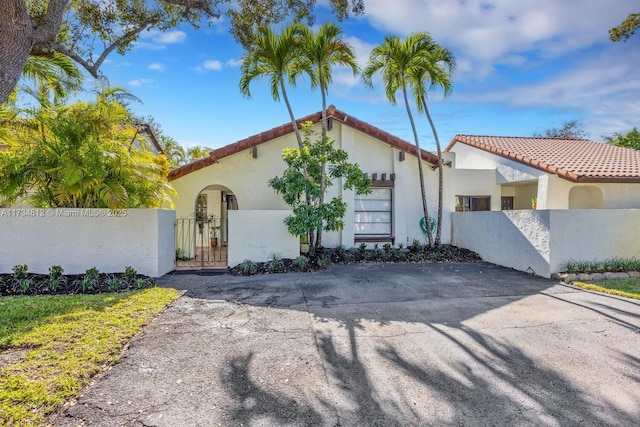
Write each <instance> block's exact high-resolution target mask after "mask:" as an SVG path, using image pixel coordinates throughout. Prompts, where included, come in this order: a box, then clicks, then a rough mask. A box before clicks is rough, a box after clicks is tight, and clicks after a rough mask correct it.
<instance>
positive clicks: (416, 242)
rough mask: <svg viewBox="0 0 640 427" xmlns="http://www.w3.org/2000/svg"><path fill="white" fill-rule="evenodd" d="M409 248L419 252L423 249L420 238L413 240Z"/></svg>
mask: <svg viewBox="0 0 640 427" xmlns="http://www.w3.org/2000/svg"><path fill="white" fill-rule="evenodd" d="M409 250H410V251H411V252H412V253H414V254H415V253H418V252H421V251H422V244H421V243H420V241H419V240H418V239H413V242H411V246H409Z"/></svg>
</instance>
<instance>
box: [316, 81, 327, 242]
mask: <svg viewBox="0 0 640 427" xmlns="http://www.w3.org/2000/svg"><path fill="white" fill-rule="evenodd" d="M320 93H321V94H322V138H323V139H324V138H326V137H327V127H328V126H327V94H326V93H325V91H324V85H323V83H322V72H320ZM324 168H325V164H324V163H323V164H322V171H323V173H321V174H320V188H321V191H320V204H323V203H324V192H325V190H326V189H325V183H324V181H325V179H324ZM321 246H322V226H321V227H319V228H318V230H316V247H318V248H319V247H321Z"/></svg>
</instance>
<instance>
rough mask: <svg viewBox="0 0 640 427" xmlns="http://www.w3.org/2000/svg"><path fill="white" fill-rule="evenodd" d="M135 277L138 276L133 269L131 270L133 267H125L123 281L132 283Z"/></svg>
mask: <svg viewBox="0 0 640 427" xmlns="http://www.w3.org/2000/svg"><path fill="white" fill-rule="evenodd" d="M137 276H138V272H137V271H136V269H135V268H133V267H125V268H124V279H125V280H126V281H127V282H129V283H133V282H134V281H135V280H136V277H137Z"/></svg>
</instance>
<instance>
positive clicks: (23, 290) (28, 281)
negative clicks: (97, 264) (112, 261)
mask: <svg viewBox="0 0 640 427" xmlns="http://www.w3.org/2000/svg"><path fill="white" fill-rule="evenodd" d="M53 282H54V283H52V280H51V278H50V277H49V275H48V274H31V273H29V274H27V277H26V278H21V279H18V278H15V277H14V276H13V275H12V274H0V296H11V295H69V294H99V293H104V292H125V291H131V290H135V289H144V288H150V287H153V286H155V285H156V282H155V280H154V279H153V278H150V277H147V276H144V275H141V274H137V275H136V276H135V277H131V276H130V277H125V275H124V274H122V273H114V274H105V273H101V274H99V275H98V276H97V277H96V278H87V277H86V275H84V274H69V275H65V276H61V277H60V278H59V279H58V280H57V281H53Z"/></svg>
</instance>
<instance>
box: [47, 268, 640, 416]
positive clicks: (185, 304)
mask: <svg viewBox="0 0 640 427" xmlns="http://www.w3.org/2000/svg"><path fill="white" fill-rule="evenodd" d="M160 283H161V285H162V286H174V287H177V288H180V289H185V290H186V291H187V292H186V295H185V296H184V297H182V298H181V299H179V300H178V301H176V302H175V303H174V304H173V305H172V306H171V307H170V308H169V309H168V310H167V311H166V312H165V313H164V314H163V315H162V316H160V317H159V318H158V319H157V320H156V321H154V322H153V323H152V324H151V325H149V326H148V327H147V328H146V329H145V331H144V332H143V333H142V334H140V335H139V336H137V337H136V338H135V339H134V340H133V341H132V342H131V345H130V347H129V349H128V350H127V351H126V353H125V354H124V356H123V358H122V361H121V362H120V363H119V364H118V365H116V366H115V367H114V368H113V369H112V370H110V371H109V372H108V373H107V374H106V375H105V376H104V377H102V378H101V379H100V380H99V381H97V382H96V384H95V385H93V386H92V387H89V388H88V389H87V390H86V393H85V394H84V395H83V396H81V397H80V399H79V401H78V402H77V404H76V405H75V406H74V407H72V408H71V409H70V410H69V411H68V412H67V414H66V417H64V418H61V419H59V420H58V422H59V424H58V425H59V426H75V425H84V424H86V425H95V426H121V425H126V426H217V425H220V426H407V425H411V426H419V425H483V426H484V425H509V426H511V425H519V426H520V425H532V426H533V425H535V426H540V425H545V426H571V425H580V426H592V425H593V426H596V425H597V426H601V425H625V426H628V425H638V424H640V404H639V402H640V302H639V301H633V300H627V299H623V298H617V297H613V296H604V295H599V294H595V293H591V292H586V291H582V290H577V289H574V288H572V287H569V286H566V285H563V284H559V283H558V282H555V281H551V280H545V279H540V278H536V277H531V276H528V275H526V274H523V273H519V272H515V271H512V270H508V269H504V268H500V267H496V266H493V265H490V264H485V263H479V264H409V265H355V266H333V267H331V268H329V269H328V270H326V271H322V272H317V273H312V274H281V275H267V276H260V277H250V278H244V277H230V276H226V275H225V276H209V277H207V276H196V275H176V276H165V277H164V278H162V279H161V280H160Z"/></svg>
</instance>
